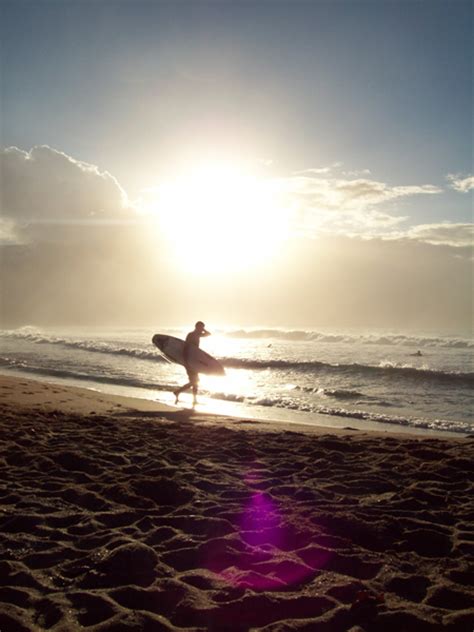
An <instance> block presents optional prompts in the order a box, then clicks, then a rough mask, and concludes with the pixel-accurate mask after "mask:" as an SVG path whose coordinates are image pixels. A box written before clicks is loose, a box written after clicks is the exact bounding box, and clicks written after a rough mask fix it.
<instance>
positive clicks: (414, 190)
mask: <svg viewBox="0 0 474 632" xmlns="http://www.w3.org/2000/svg"><path fill="white" fill-rule="evenodd" d="M310 171H311V173H310V172H309V171H307V172H306V173H305V174H303V175H297V174H295V175H293V176H292V177H289V178H282V179H280V180H279V182H278V186H279V188H280V190H281V193H282V194H283V195H285V196H286V201H287V204H288V206H289V207H291V208H292V211H293V217H294V219H295V225H296V227H297V232H298V233H299V234H301V235H307V236H310V235H314V234H318V233H320V232H321V231H324V232H326V231H328V232H333V233H335V234H346V235H350V236H354V235H360V236H364V237H371V236H377V235H378V234H379V233H380V231H381V230H383V229H389V228H392V227H394V226H397V225H398V224H400V223H402V222H404V221H405V220H406V219H407V217H400V216H394V215H391V214H389V213H387V212H386V211H385V210H384V209H382V208H380V207H381V206H383V205H384V204H386V203H388V202H390V201H392V200H395V199H397V198H404V197H409V196H414V195H436V194H439V193H441V192H442V189H440V188H439V187H436V186H433V185H431V184H421V185H397V186H391V185H389V184H387V183H385V182H380V181H378V180H373V179H369V178H347V177H346V178H340V177H335V176H332V175H328V174H326V173H322V172H321V171H320V170H317V171H316V172H315V171H314V170H310Z"/></svg>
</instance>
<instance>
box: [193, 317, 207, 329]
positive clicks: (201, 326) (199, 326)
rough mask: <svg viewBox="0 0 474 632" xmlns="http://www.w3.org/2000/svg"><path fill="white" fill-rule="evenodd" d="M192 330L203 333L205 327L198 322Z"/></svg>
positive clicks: (200, 321)
mask: <svg viewBox="0 0 474 632" xmlns="http://www.w3.org/2000/svg"><path fill="white" fill-rule="evenodd" d="M194 328H195V329H196V330H197V331H204V329H205V328H206V325H205V324H204V323H203V322H202V320H198V321H197V323H196V324H195V325H194Z"/></svg>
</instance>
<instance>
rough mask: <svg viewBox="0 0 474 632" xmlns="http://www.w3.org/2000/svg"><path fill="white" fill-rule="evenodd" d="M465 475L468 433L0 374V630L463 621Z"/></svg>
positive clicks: (471, 459)
mask: <svg viewBox="0 0 474 632" xmlns="http://www.w3.org/2000/svg"><path fill="white" fill-rule="evenodd" d="M295 429H297V431H295ZM473 472H474V439H473V438H472V437H471V438H470V437H464V438H463V437H461V438H459V439H453V438H443V437H439V438H432V437H427V438H422V437H420V436H419V435H417V436H415V435H413V436H409V435H403V436H402V435H396V434H388V433H365V432H361V431H355V430H332V429H331V430H329V429H328V428H319V429H318V428H309V427H296V426H291V427H289V426H288V427H283V426H282V425H281V424H279V425H278V426H272V424H264V423H260V422H251V421H250V420H243V419H237V418H229V417H216V416H210V415H203V414H194V413H192V411H187V410H176V409H173V408H169V407H168V408H167V407H165V406H162V405H159V406H158V405H155V404H153V403H147V402H143V401H140V400H132V399H126V398H120V397H112V396H108V395H103V394H99V393H95V392H93V391H88V390H86V389H75V388H68V387H64V386H58V385H53V384H47V383H42V382H36V381H32V380H27V379H23V378H12V377H4V376H3V377H0V630H1V631H2V632H16V631H23V630H54V631H62V632H70V631H74V630H84V629H86V630H90V631H91V632H92V631H94V632H95V631H97V632H98V631H106V630H107V631H117V632H119V631H127V630H130V631H132V630H133V631H140V630H144V631H153V632H154V631H161V630H189V631H191V630H199V631H201V630H202V631H206V630H212V631H219V632H220V631H226V630H229V631H239V632H240V631H244V630H265V631H272V632H277V631H279V632H283V631H285V630H306V631H308V632H309V631H318V632H319V631H324V632H326V631H331V632H333V631H336V632H338V631H341V632H342V631H347V630H351V631H352V632H356V631H358V632H361V631H367V632H371V631H374V632H375V631H379V630H383V631H384V632H387V631H392V630H393V631H394V632H395V631H396V632H402V631H403V630H405V631H412V630H413V631H416V632H419V631H421V632H423V631H425V630H429V631H433V632H434V631H436V630H441V629H443V630H452V631H456V632H457V631H464V630H466V632H472V629H473V626H474V590H473V588H472V586H474V529H473V523H474V493H473V492H474V484H473Z"/></svg>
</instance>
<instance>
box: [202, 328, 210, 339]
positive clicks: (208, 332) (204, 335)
mask: <svg viewBox="0 0 474 632" xmlns="http://www.w3.org/2000/svg"><path fill="white" fill-rule="evenodd" d="M211 335H212V334H211V332H210V331H207V329H203V330H202V334H201V336H202V337H203V338H205V337H206V336H211Z"/></svg>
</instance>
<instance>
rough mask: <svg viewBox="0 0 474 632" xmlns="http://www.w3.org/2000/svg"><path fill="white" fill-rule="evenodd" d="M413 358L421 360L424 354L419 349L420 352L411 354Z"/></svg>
mask: <svg viewBox="0 0 474 632" xmlns="http://www.w3.org/2000/svg"><path fill="white" fill-rule="evenodd" d="M410 355H411V356H414V357H416V358H420V357H421V356H422V355H423V354H422V353H421V351H420V350H419V349H418V351H417V352H416V353H410Z"/></svg>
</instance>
